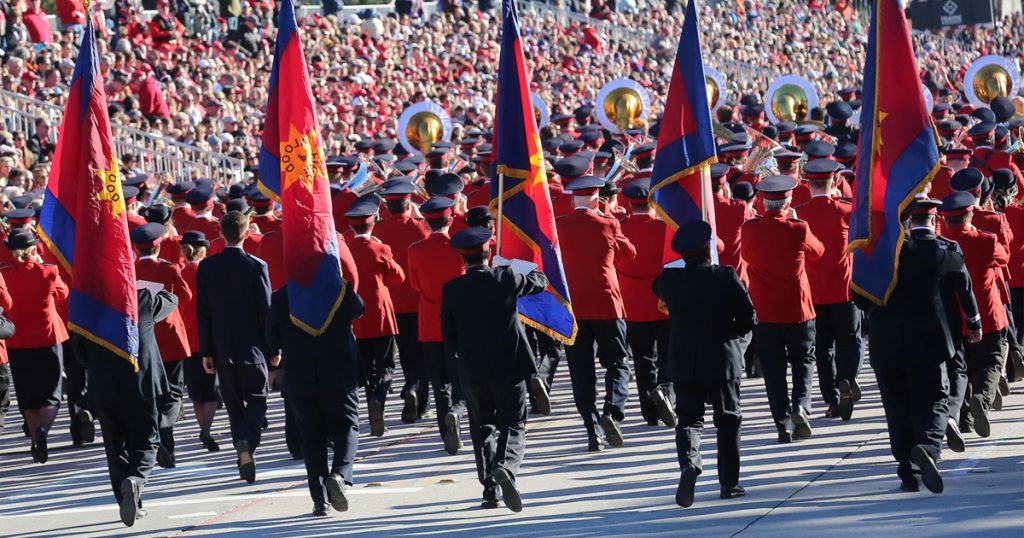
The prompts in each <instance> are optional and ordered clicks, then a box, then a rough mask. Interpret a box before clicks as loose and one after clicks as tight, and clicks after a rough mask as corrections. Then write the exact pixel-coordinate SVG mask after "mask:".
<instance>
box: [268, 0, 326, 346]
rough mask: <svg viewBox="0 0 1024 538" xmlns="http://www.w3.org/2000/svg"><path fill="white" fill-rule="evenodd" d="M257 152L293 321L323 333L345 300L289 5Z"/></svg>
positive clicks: (288, 3) (288, 0)
mask: <svg viewBox="0 0 1024 538" xmlns="http://www.w3.org/2000/svg"><path fill="white" fill-rule="evenodd" d="M269 93H270V97H269V99H268V101H267V115H266V120H265V122H264V124H263V147H262V148H261V149H260V164H259V186H260V189H261V190H262V191H263V192H264V193H266V194H267V196H270V197H272V198H274V199H275V200H277V201H278V202H279V203H280V204H281V213H282V217H283V220H282V223H281V233H282V241H283V242H284V265H285V273H286V275H287V285H288V304H289V305H290V308H291V319H292V323H294V324H295V325H296V326H297V327H299V328H301V329H302V330H304V331H306V332H307V333H309V334H311V335H314V336H316V335H320V334H323V333H324V332H325V331H326V330H327V328H328V326H329V325H330V323H331V320H332V319H333V318H334V313H335V312H337V310H338V307H339V306H340V305H341V301H342V299H343V298H344V296H345V290H346V285H345V282H344V280H343V278H342V274H341V262H340V258H339V255H338V238H337V234H335V230H334V217H333V216H332V211H331V191H330V185H329V184H328V181H327V167H326V164H325V160H324V154H323V149H322V148H321V147H320V126H319V123H318V122H317V118H316V112H315V107H314V100H313V91H312V89H311V88H310V84H309V71H308V69H307V68H306V59H305V57H304V56H303V53H302V44H301V43H300V41H299V30H298V27H297V25H296V24H295V8H294V5H293V4H292V0H284V1H283V2H281V7H280V15H279V20H278V29H277V44H276V46H275V48H274V65H273V68H272V71H271V73H270V92H269Z"/></svg>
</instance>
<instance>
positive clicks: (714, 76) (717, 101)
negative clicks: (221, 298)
mask: <svg viewBox="0 0 1024 538" xmlns="http://www.w3.org/2000/svg"><path fill="white" fill-rule="evenodd" d="M704 88H705V89H706V90H707V92H708V108H709V109H711V113H712V115H713V114H714V113H715V111H716V110H718V109H719V107H722V106H724V105H725V101H726V91H727V90H728V88H727V87H726V85H725V75H723V74H722V73H720V72H718V71H716V70H714V69H711V68H710V67H705V68H704Z"/></svg>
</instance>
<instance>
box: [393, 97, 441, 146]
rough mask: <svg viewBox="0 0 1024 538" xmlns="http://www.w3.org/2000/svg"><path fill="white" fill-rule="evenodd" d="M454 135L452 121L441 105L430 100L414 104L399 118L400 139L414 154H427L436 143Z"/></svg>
mask: <svg viewBox="0 0 1024 538" xmlns="http://www.w3.org/2000/svg"><path fill="white" fill-rule="evenodd" d="M451 135H452V121H451V118H449V117H448V113H447V112H445V110H444V109H443V108H441V107H440V106H439V105H437V104H434V103H430V102H420V103H416V104H413V105H411V106H409V107H408V108H406V109H405V110H404V111H402V115H401V116H399V118H398V140H399V142H401V144H402V146H403V147H404V148H405V149H407V150H408V151H409V153H412V154H414V155H426V154H427V153H428V152H429V151H430V150H432V149H433V148H434V144H436V143H437V142H440V141H442V140H444V141H447V140H448V139H449V138H451Z"/></svg>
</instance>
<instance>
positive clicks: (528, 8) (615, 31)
mask: <svg viewBox="0 0 1024 538" xmlns="http://www.w3.org/2000/svg"><path fill="white" fill-rule="evenodd" d="M523 6H524V9H523V14H524V15H526V16H539V17H543V16H546V15H549V14H550V15H551V16H552V17H554V18H555V21H556V22H557V23H559V24H560V25H563V26H567V25H568V24H569V23H579V24H586V25H588V26H590V27H593V28H594V29H595V30H597V31H598V32H599V33H600V34H601V35H603V36H604V37H606V38H607V39H610V40H613V41H618V42H622V43H631V44H634V45H636V46H639V47H647V46H650V44H651V42H652V41H653V40H654V39H655V38H656V37H657V34H656V33H655V32H654V31H653V30H647V29H637V28H628V27H625V26H622V25H619V24H615V23H612V22H608V21H605V20H601V19H595V18H592V17H590V16H588V15H585V14H583V13H578V12H575V11H570V10H568V9H564V10H563V9H557V8H554V7H552V6H551V5H549V4H545V3H543V2H537V1H530V2H524V3H523ZM704 59H705V60H706V61H707V65H708V66H709V67H713V68H715V69H717V70H719V71H721V72H722V73H723V74H725V75H726V76H727V77H729V79H730V80H749V81H756V82H758V83H759V84H760V85H761V86H762V87H767V86H768V84H769V83H770V82H771V81H772V80H773V79H774V78H775V77H776V76H778V75H779V74H780V72H779V71H777V70H772V69H767V68H764V67H760V66H757V65H754V64H752V63H748V62H744V61H742V60H733V59H729V58H723V57H721V56H720V55H718V54H715V53H714V52H710V51H707V50H705V51H704Z"/></svg>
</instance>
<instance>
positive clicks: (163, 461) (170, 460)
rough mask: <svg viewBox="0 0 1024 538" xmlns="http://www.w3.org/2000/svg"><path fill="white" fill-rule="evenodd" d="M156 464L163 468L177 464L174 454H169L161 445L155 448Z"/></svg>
mask: <svg viewBox="0 0 1024 538" xmlns="http://www.w3.org/2000/svg"><path fill="white" fill-rule="evenodd" d="M156 464H157V465H159V466H161V467H163V468H164V469H173V468H174V467H176V466H177V462H176V461H175V459H174V454H171V453H170V452H169V451H168V450H167V449H166V448H164V447H163V445H161V446H159V447H157V449H156Z"/></svg>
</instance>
